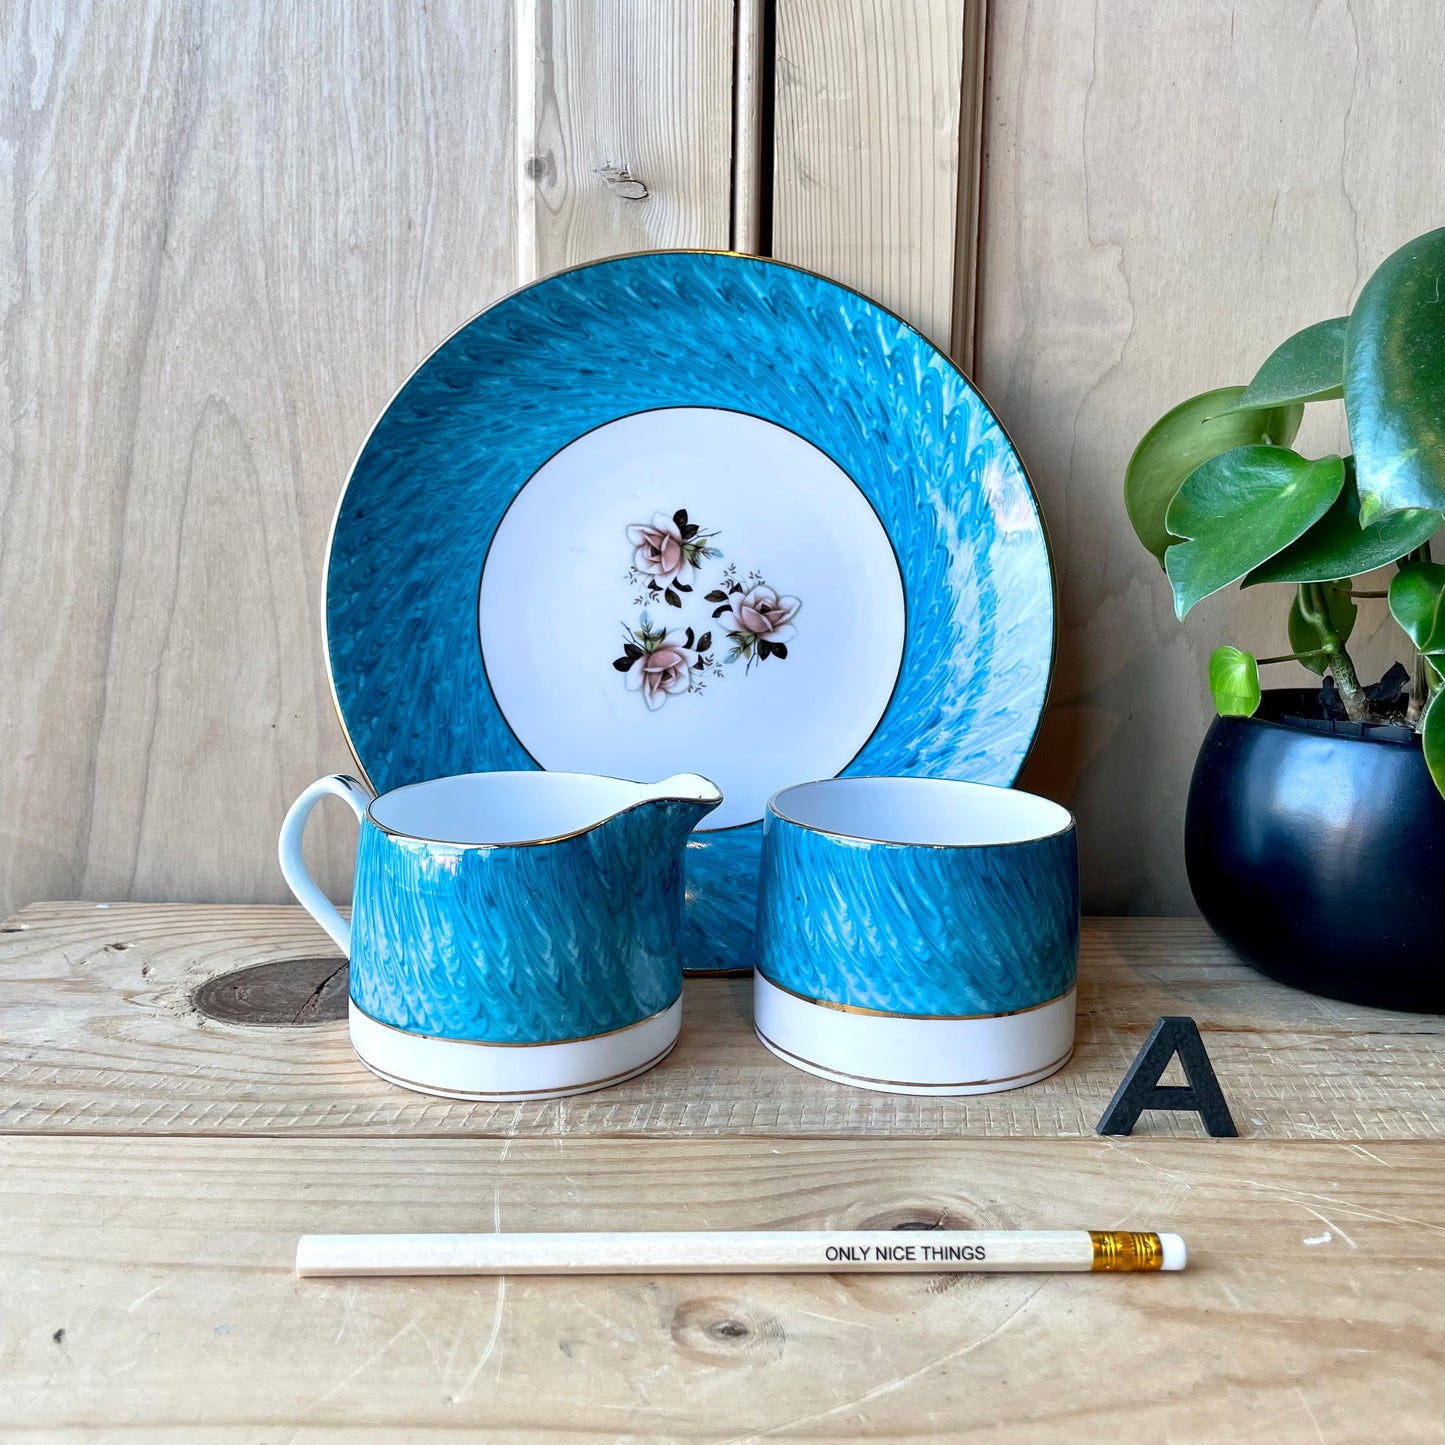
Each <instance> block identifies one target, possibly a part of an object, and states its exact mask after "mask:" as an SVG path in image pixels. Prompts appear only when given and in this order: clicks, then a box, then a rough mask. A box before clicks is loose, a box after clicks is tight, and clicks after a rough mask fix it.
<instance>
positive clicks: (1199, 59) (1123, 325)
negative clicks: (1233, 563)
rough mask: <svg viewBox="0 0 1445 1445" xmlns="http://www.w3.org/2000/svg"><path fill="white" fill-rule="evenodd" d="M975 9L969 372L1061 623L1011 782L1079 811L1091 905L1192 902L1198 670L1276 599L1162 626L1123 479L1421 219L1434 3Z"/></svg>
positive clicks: (1282, 682)
mask: <svg viewBox="0 0 1445 1445" xmlns="http://www.w3.org/2000/svg"><path fill="white" fill-rule="evenodd" d="M989 16H990V31H989V42H988V48H989V55H990V84H989V94H988V104H987V125H986V137H987V138H986V146H987V159H986V165H985V187H984V198H983V222H982V229H983V252H982V262H981V272H980V283H979V285H980V315H979V323H978V335H977V350H976V362H975V369H976V374H977V376H978V379H979V384H980V386H981V387H982V389H983V391H984V393H985V395H987V396H988V397H989V398H990V400H991V401H992V402H993V403H994V405H995V406H996V407H997V409H998V411H999V414H1000V416H1001V417H1002V419H1003V421H1004V422H1005V424H1006V425H1007V426H1008V427H1009V429H1010V430H1011V431H1012V433H1013V435H1014V437H1015V439H1016V441H1017V442H1018V445H1019V448H1020V451H1021V453H1022V455H1023V457H1024V460H1025V463H1026V464H1027V466H1028V467H1029V469H1030V471H1031V473H1032V475H1033V478H1034V481H1035V483H1036V484H1037V486H1038V489H1039V491H1040V493H1041V496H1042V499H1043V504H1044V510H1045V515H1046V517H1047V519H1048V523H1049V528H1050V532H1051V535H1052V540H1053V552H1054V560H1055V564H1056V566H1057V569H1058V578H1059V587H1060V600H1061V614H1062V630H1061V635H1060V650H1059V666H1058V672H1057V675H1056V678H1055V682H1054V692H1053V700H1052V708H1051V711H1050V712H1049V714H1048V717H1047V719H1046V721H1045V724H1044V729H1043V733H1042V736H1041V738H1040V742H1039V745H1038V747H1037V749H1036V751H1035V754H1034V758H1033V760H1032V762H1031V764H1030V766H1029V768H1028V770H1027V772H1026V773H1025V776H1024V779H1023V781H1024V784H1025V786H1031V787H1033V788H1035V789H1038V790H1040V791H1043V792H1046V793H1048V794H1049V795H1050V796H1053V797H1057V798H1060V799H1062V800H1065V801H1067V802H1068V803H1069V805H1070V806H1071V807H1072V809H1073V811H1074V812H1075V814H1076V815H1077V817H1078V819H1079V837H1080V846H1081V852H1082V855H1083V868H1084V889H1085V899H1086V907H1087V908H1089V909H1090V910H1091V911H1097V912H1108V913H1113V912H1123V913H1135V912H1140V913H1182V912H1186V911H1190V910H1191V909H1192V902H1191V899H1190V897H1189V893H1188V889H1187V885H1186V883H1185V879H1184V869H1183V849H1182V846H1181V844H1182V825H1183V812H1184V799H1185V793H1186V789H1187V786H1188V781H1189V775H1190V769H1191V767H1192V765H1193V760H1194V755H1195V752H1196V750H1197V749H1198V746H1199V742H1200V739H1201V738H1202V736H1203V733H1204V730H1205V728H1206V726H1207V725H1208V722H1209V719H1210V715H1211V708H1210V704H1209V697H1208V690H1207V686H1206V662H1207V659H1208V655H1209V653H1210V651H1211V650H1212V649H1213V648H1214V647H1215V646H1216V645H1217V644H1218V643H1220V642H1224V641H1229V642H1233V643H1235V644H1237V645H1239V646H1242V647H1247V648H1252V649H1254V650H1256V651H1257V652H1259V653H1260V654H1261V655H1268V654H1274V653H1278V652H1281V651H1284V650H1285V648H1284V647H1283V646H1281V645H1279V644H1281V643H1282V642H1283V639H1284V619H1285V612H1286V609H1287V607H1288V600H1289V599H1288V593H1287V592H1286V591H1283V590H1282V589H1278V588H1261V589H1257V590H1254V591H1251V592H1248V593H1244V594H1238V593H1230V594H1225V595H1221V596H1220V597H1218V598H1215V599H1212V600H1210V601H1209V602H1206V603H1205V604H1203V605H1201V606H1200V607H1199V608H1198V609H1196V611H1195V612H1194V613H1193V614H1192V615H1191V616H1190V618H1189V620H1188V622H1187V623H1186V624H1184V625H1183V626H1182V627H1181V626H1180V625H1179V624H1178V623H1176V622H1175V620H1174V617H1173V612H1172V609H1171V605H1170V598H1169V590H1168V587H1167V585H1166V584H1165V582H1164V579H1163V577H1162V576H1161V574H1160V572H1159V569H1158V567H1157V565H1156V564H1155V562H1154V561H1153V560H1152V559H1151V558H1150V557H1149V555H1148V554H1147V553H1146V552H1145V551H1144V549H1143V548H1142V547H1141V546H1140V545H1139V544H1138V542H1137V541H1136V540H1135V538H1134V536H1133V534H1132V533H1131V531H1130V529H1129V525H1128V522H1127V519H1126V518H1125V515H1124V508H1123V502H1122V499H1121V484H1122V477H1123V472H1124V466H1125V464H1126V462H1127V461H1128V458H1129V455H1130V452H1131V451H1132V449H1133V447H1134V445H1135V443H1136V442H1137V440H1138V438H1139V437H1140V436H1141V435H1142V434H1143V432H1144V431H1145V429H1146V428H1147V427H1148V426H1149V425H1150V424H1151V423H1152V422H1153V421H1154V419H1155V418H1156V417H1158V416H1159V415H1160V414H1161V413H1162V412H1164V411H1165V410H1166V409H1167V408H1168V407H1170V406H1171V405H1173V404H1174V403H1175V402H1177V401H1181V400H1183V399H1184V398H1185V397H1186V396H1188V395H1190V394H1192V393H1194V392H1197V391H1202V390H1205V389H1206V388H1209V387H1214V386H1221V385H1225V384H1227V383H1230V382H1239V381H1245V380H1248V379H1249V377H1250V376H1252V375H1253V372H1254V370H1255V368H1256V367H1257V366H1258V365H1259V363H1260V362H1261V361H1263V359H1264V358H1265V356H1266V355H1268V353H1269V352H1270V350H1271V349H1272V348H1273V347H1274V346H1275V345H1276V344H1277V343H1278V342H1280V341H1282V340H1283V339H1284V338H1285V337H1286V336H1288V335H1289V334H1290V333H1291V332H1292V331H1294V330H1296V329H1297V328H1299V327H1301V326H1305V325H1308V324H1309V323H1311V322H1314V321H1319V320H1322V319H1324V318H1326V317H1329V316H1337V315H1340V314H1342V313H1343V312H1344V311H1345V310H1347V309H1348V307H1349V306H1350V304H1351V302H1352V301H1353V299H1354V296H1355V295H1356V294H1357V292H1358V290H1359V288H1360V286H1361V285H1362V284H1363V282H1364V280H1365V279H1366V277H1367V276H1368V275H1369V273H1370V271H1371V270H1372V269H1373V267H1374V266H1375V265H1377V264H1378V262H1379V261H1380V260H1381V259H1383V257H1384V256H1385V255H1386V254H1388V253H1389V252H1390V251H1392V250H1393V249H1394V248H1395V247H1397V246H1399V245H1400V244H1402V243H1403V242H1404V241H1406V240H1408V239H1409V238H1410V237H1411V236H1413V235H1415V234H1416V233H1418V232H1420V231H1423V230H1426V229H1428V228H1430V227H1432V226H1436V225H1438V224H1439V222H1440V216H1439V197H1440V195H1441V193H1442V191H1445V152H1442V150H1441V148H1440V146H1439V145H1438V143H1437V139H1438V136H1439V135H1440V133H1441V131H1442V128H1445V90H1442V88H1441V86H1440V85H1439V82H1438V76H1437V75H1436V73H1435V70H1434V68H1433V67H1432V66H1431V65H1430V64H1429V63H1428V62H1427V61H1426V59H1425V56H1426V55H1428V54H1433V53H1434V52H1435V51H1436V50H1437V49H1438V47H1439V45H1440V43H1441V42H1442V41H1445V11H1442V10H1441V8H1440V7H1439V6H1438V5H1436V4H1434V3H1433V0H1405V3H1392V0H1354V3H1345V0H1325V3H1322V4H1317V3H1310V0H1277V3H1274V4H1270V5H1255V6H1236V5H1232V4H1226V3H1224V0H1204V3H1199V4H1196V5H1191V6H1187V7H1184V8H1183V9H1179V8H1177V7H1172V6H1160V5H1151V4H1149V3H1147V0H1119V3H1114V4H1110V5H1096V6H1088V5H1076V4H1071V3H1068V0H1030V3H1024V0H996V3H994V4H991V5H990V7H989ZM1340 410H1341V409H1340V407H1339V404H1338V403H1332V404H1330V405H1328V406H1326V407H1322V408H1314V409H1312V416H1311V417H1310V418H1307V419H1306V424H1305V430H1304V431H1303V432H1302V434H1301V437H1300V445H1301V446H1302V447H1304V448H1305V449H1306V450H1307V451H1311V452H1313V453H1315V454H1319V453H1321V452H1325V451H1329V450H1333V449H1335V448H1336V447H1337V446H1339V445H1340V444H1341V442H1342V440H1343V430H1342V425H1341V422H1340ZM1316 411H1317V412H1319V415H1318V417H1315V416H1314V415H1313V413H1314V412H1316ZM1397 637H1398V633H1397V632H1396V631H1395V630H1394V629H1393V628H1392V626H1391V625H1390V624H1388V622H1387V620H1386V618H1385V614H1384V609H1383V607H1382V606H1381V605H1380V604H1378V603H1366V604H1362V606H1361V617H1360V623H1359V626H1358V630H1357V633H1356V639H1357V641H1352V644H1351V646H1352V648H1356V650H1357V654H1358V659H1359V661H1360V662H1361V664H1362V669H1363V670H1364V671H1366V672H1368V673H1370V674H1371V675H1372V678H1373V677H1374V676H1378V675H1379V673H1380V672H1381V671H1383V670H1384V667H1385V666H1386V665H1388V662H1389V661H1390V660H1391V658H1392V657H1393V656H1394V649H1395V640H1396V638H1397ZM1357 642H1358V645H1357ZM1306 680H1307V674H1305V673H1304V671H1303V669H1300V668H1294V667H1290V668H1271V669H1267V675H1266V678H1265V682H1266V685H1276V686H1299V685H1303V684H1304V682H1305V681H1306ZM1341 806H1346V804H1343V803H1342V804H1341Z"/></svg>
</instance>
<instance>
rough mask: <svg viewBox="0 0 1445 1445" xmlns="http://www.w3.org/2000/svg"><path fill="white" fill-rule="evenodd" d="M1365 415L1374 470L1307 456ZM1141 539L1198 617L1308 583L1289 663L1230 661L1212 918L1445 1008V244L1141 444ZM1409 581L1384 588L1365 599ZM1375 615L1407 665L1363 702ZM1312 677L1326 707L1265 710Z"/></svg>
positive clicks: (1418, 246) (1357, 425) (1369, 983)
mask: <svg viewBox="0 0 1445 1445" xmlns="http://www.w3.org/2000/svg"><path fill="white" fill-rule="evenodd" d="M1339 397H1343V399H1344V404H1345V416H1346V419H1347V421H1348V425H1349V434H1350V444H1351V448H1352V451H1353V455H1352V456H1345V457H1340V456H1325V457H1305V456H1301V455H1300V454H1299V453H1298V452H1296V451H1294V450H1292V449H1291V445H1290V444H1291V442H1292V441H1293V440H1294V437H1295V434H1296V432H1297V431H1298V429H1299V424H1300V419H1301V417H1302V415H1303V412H1304V408H1305V406H1306V405H1308V404H1310V403H1312V402H1321V401H1328V400H1332V399H1335V398H1339ZM1124 495H1125V503H1126V506H1127V509H1128V513H1129V520H1130V521H1131V523H1132V524H1133V527H1134V530H1135V532H1136V533H1137V534H1138V537H1139V540H1140V541H1141V542H1143V544H1144V545H1145V546H1146V547H1147V548H1149V550H1150V551H1151V552H1152V553H1153V554H1154V555H1155V557H1156V558H1157V559H1158V560H1159V563H1160V565H1161V566H1162V567H1163V569H1164V572H1165V574H1166V576H1167V578H1168V581H1169V585H1170V587H1171V588H1172V589H1173V592H1174V610H1175V613H1176V614H1177V616H1178V617H1179V618H1181V619H1183V618H1184V617H1185V616H1186V615H1187V614H1188V613H1189V611H1190V609H1191V608H1193V607H1194V606H1195V605H1196V604H1197V603H1199V602H1200V601H1201V600H1202V599H1203V598H1205V597H1208V596H1210V595H1211V594H1213V593H1215V592H1218V591H1219V590H1220V589H1222V588H1225V587H1229V586H1231V585H1233V584H1235V583H1238V584H1239V585H1240V586H1243V587H1255V586H1263V585H1265V584H1287V585H1288V586H1289V587H1290V588H1291V589H1292V595H1291V596H1290V600H1289V603H1288V610H1287V611H1286V610H1285V607H1284V599H1283V597H1282V598H1281V616H1282V621H1283V627H1282V628H1281V632H1282V634H1283V639H1282V640H1287V644H1288V645H1287V647H1284V646H1282V647H1281V649H1280V652H1279V655H1277V656H1274V657H1266V658H1255V657H1252V656H1251V655H1250V654H1249V653H1248V652H1245V651H1242V650H1241V649H1240V648H1237V647H1233V646H1221V647H1219V648H1217V649H1216V650H1215V652H1214V653H1213V655H1212V656H1211V658H1210V660H1209V687H1210V691H1211V692H1212V694H1213V696H1214V701H1215V705H1216V707H1217V709H1218V713H1219V716H1218V717H1217V718H1216V719H1215V720H1214V722H1213V723H1212V725H1211V726H1210V729H1209V733H1208V735H1207V736H1206V738H1205V740H1204V744H1203V746H1202V748H1201V750H1200V753H1199V760H1198V763H1197V764H1196V766H1195V770H1194V778H1193V781H1192V783H1191V785H1190V791H1189V803H1188V809H1187V815H1186V823H1185V861H1186V866H1187V869H1188V873H1189V882H1190V887H1191V888H1192V889H1193V892H1194V897H1195V900H1196V902H1197V903H1198V904H1199V908H1200V911H1201V912H1202V913H1203V914H1204V917H1205V918H1206V919H1207V920H1208V922H1209V923H1210V925H1211V926H1212V927H1213V928H1214V929H1215V931H1216V932H1217V933H1219V934H1220V935H1221V936H1222V937H1223V938H1224V939H1225V941H1226V942H1228V943H1229V944H1231V945H1232V946H1233V947H1234V948H1235V949H1236V950H1237V951H1238V952H1239V953H1240V954H1241V955H1242V956H1243V957H1244V958H1245V959H1246V960H1248V961H1249V962H1250V963H1251V964H1253V965H1254V966H1255V967H1256V968H1258V969H1260V970H1261V971H1262V972H1264V973H1266V974H1269V975H1271V976H1272V977H1275V978H1278V979H1281V980H1283V981H1284V982H1287V983H1291V984H1294V985H1296V986H1299V987H1303V988H1307V989H1310V990H1311V991H1312V992H1316V993H1322V994H1327V995H1330V996H1332V997H1337V998H1344V999H1349V1000H1352V1001H1355V1002H1361V1003H1371V1004H1377V1005H1381V1006H1385V1007H1394V1008H1408V1009H1418V1010H1429V1011H1445V930H1442V927H1441V916H1442V914H1441V906H1442V902H1445V799H1442V796H1441V794H1442V792H1445V687H1442V679H1445V565H1442V564H1441V563H1439V562H1436V561H1434V560H1432V557H1431V552H1430V543H1431V538H1432V537H1433V536H1434V534H1435V532H1436V530H1437V529H1438V528H1439V526H1440V524H1441V520H1442V514H1445V229H1441V230H1437V231H1431V232H1429V233H1428V234H1426V235H1423V236H1420V237H1418V238H1416V239H1415V240H1413V241H1411V242H1410V243H1409V244H1408V245H1405V246H1403V247H1401V248H1400V250H1398V251H1396V252H1395V253H1394V254H1393V255H1391V256H1390V257H1388V258H1387V259H1386V260H1385V261H1384V262H1383V264H1381V266H1380V267H1379V269H1378V270H1376V271H1375V272H1374V274H1373V275H1372V276H1371V277H1370V279H1369V280H1368V282H1366V284H1365V287H1364V289H1363V291H1361V293H1360V297H1359V300H1358V301H1357V302H1356V304H1355V306H1354V309H1353V310H1352V311H1351V312H1350V314H1349V315H1348V316H1340V317H1335V318H1334V319H1332V320H1328V321H1321V322H1319V323H1318V324H1316V325H1314V326H1310V327H1307V328H1306V329H1305V330H1303V331H1301V332H1298V333H1297V334H1296V335H1294V336H1291V337H1290V338H1289V339H1288V340H1287V341H1285V342H1284V343H1283V345H1281V346H1279V347H1278V348H1277V349H1276V350H1275V351H1274V352H1273V353H1271V355H1270V356H1269V357H1268V358H1267V359H1266V361H1265V363H1264V365H1263V366H1261V367H1260V368H1259V370H1258V372H1256V374H1255V376H1254V379H1253V380H1252V381H1251V382H1250V383H1249V384H1248V385H1247V386H1232V387H1224V388H1221V389H1219V390H1216V391H1209V392H1205V393H1204V394H1203V395H1202V396H1196V397H1191V398H1190V399H1189V400H1188V401H1185V402H1183V403H1181V404H1180V405H1179V406H1176V407H1175V408H1174V409H1173V410H1172V411H1170V412H1168V413H1167V414H1166V415H1165V416H1163V417H1161V418H1160V420H1159V421H1157V422H1156V423H1155V424H1154V426H1153V427H1151V428H1150V430H1149V432H1148V433H1147V434H1146V435H1145V437H1144V439H1143V440H1142V441H1141V442H1140V443H1139V445H1138V448H1137V449H1136V450H1135V452H1134V455H1133V457H1132V458H1131V460H1130V462H1129V467H1128V471H1127V473H1126V476H1125V482H1124ZM1383 567H1391V568H1393V572H1392V573H1391V574H1389V575H1388V576H1387V578H1386V580H1385V581H1383V582H1376V583H1375V584H1373V585H1368V584H1361V585H1357V584H1356V579H1358V578H1361V577H1362V576H1363V574H1366V573H1371V572H1375V571H1376V569H1379V568H1383ZM1360 606H1380V607H1388V609H1389V612H1390V614H1391V616H1392V617H1393V618H1394V620H1395V622H1396V623H1398V624H1399V628H1400V634H1399V636H1400V644H1401V648H1402V652H1403V653H1404V654H1405V661H1404V665H1401V664H1399V663H1397V664H1396V665H1395V666H1394V667H1392V668H1391V669H1390V671H1389V673H1387V675H1386V676H1385V677H1384V678H1383V679H1381V680H1380V681H1379V682H1378V683H1376V684H1374V685H1372V686H1367V685H1365V684H1364V683H1362V682H1361V680H1360V678H1359V676H1358V674H1357V672H1356V669H1355V665H1354V661H1353V660H1352V658H1351V656H1350V652H1349V640H1350V634H1351V631H1352V629H1353V627H1354V624H1355V619H1356V615H1357V610H1358V608H1359V607H1360ZM1289 661H1295V662H1301V663H1303V664H1304V665H1305V666H1306V667H1308V668H1309V669H1310V670H1311V671H1313V672H1316V673H1318V674H1320V675H1321V679H1322V686H1321V688H1320V689H1318V690H1316V689H1313V688H1304V689H1299V688H1282V689H1274V690H1270V691H1262V690H1261V688H1260V681H1259V669H1260V667H1262V666H1265V665H1267V664H1271V663H1279V662H1289Z"/></svg>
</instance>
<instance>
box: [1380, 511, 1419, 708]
mask: <svg viewBox="0 0 1445 1445" xmlns="http://www.w3.org/2000/svg"><path fill="white" fill-rule="evenodd" d="M1429 560H1430V539H1429V538H1428V537H1427V538H1426V539H1425V540H1424V541H1423V542H1421V543H1420V545H1419V546H1418V547H1416V548H1415V550H1414V551H1413V552H1408V553H1406V554H1405V556H1404V557H1402V558H1401V559H1400V560H1399V561H1398V562H1396V563H1395V566H1396V567H1397V568H1401V569H1403V568H1405V567H1407V566H1409V565H1410V563H1412V562H1428V561H1429ZM1386 595H1387V596H1388V595H1389V594H1388V593H1387V594H1386ZM1429 701H1430V671H1429V667H1428V666H1427V664H1426V662H1425V659H1424V657H1423V656H1422V655H1421V654H1420V653H1418V652H1417V653H1416V654H1415V665H1414V666H1413V667H1412V668H1411V669H1410V701H1409V704H1408V705H1407V706H1406V708H1405V722H1406V724H1407V725H1408V726H1410V727H1412V728H1414V729H1415V730H1416V731H1417V732H1418V731H1419V728H1420V724H1421V723H1422V722H1423V721H1424V718H1425V704H1426V703H1428V702H1429Z"/></svg>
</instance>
